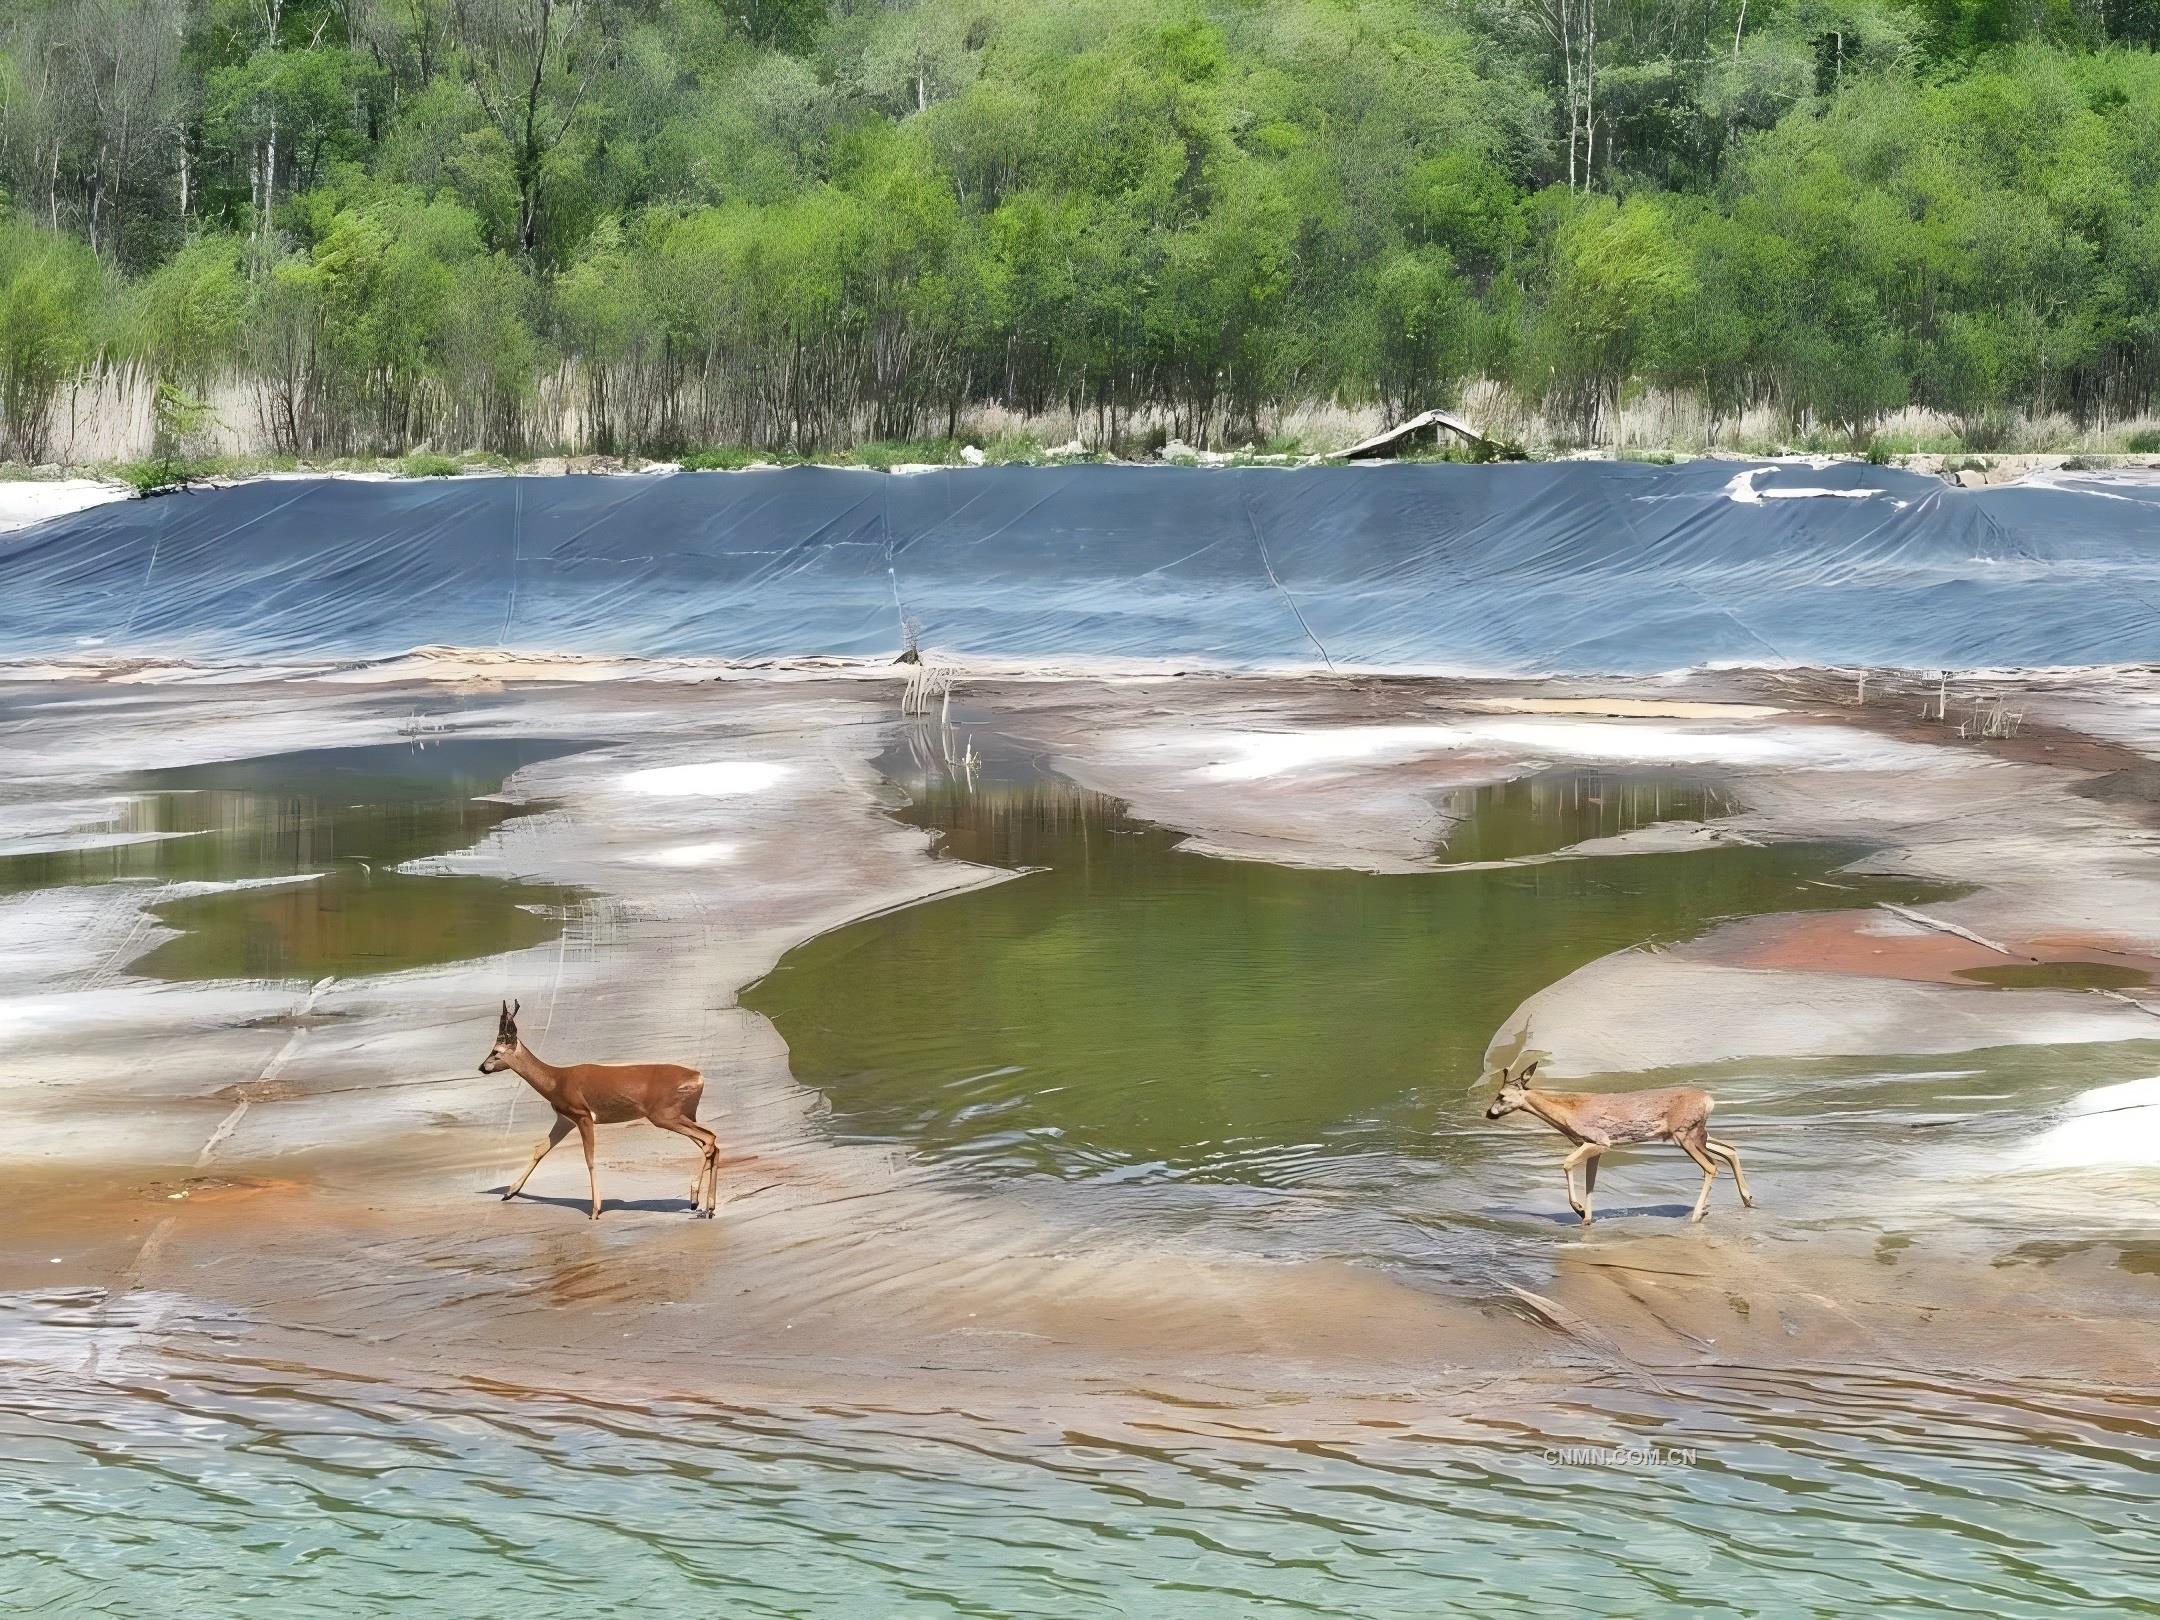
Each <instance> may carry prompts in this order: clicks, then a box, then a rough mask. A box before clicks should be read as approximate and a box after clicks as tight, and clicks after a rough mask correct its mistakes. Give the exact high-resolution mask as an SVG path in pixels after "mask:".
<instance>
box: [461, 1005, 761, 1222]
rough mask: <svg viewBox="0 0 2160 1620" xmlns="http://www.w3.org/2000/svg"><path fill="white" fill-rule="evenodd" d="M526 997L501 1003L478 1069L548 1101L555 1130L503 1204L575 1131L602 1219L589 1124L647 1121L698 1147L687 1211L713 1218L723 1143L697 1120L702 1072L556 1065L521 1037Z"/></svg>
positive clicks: (596, 1214)
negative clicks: (515, 1081) (506, 1077)
mask: <svg viewBox="0 0 2160 1620" xmlns="http://www.w3.org/2000/svg"><path fill="white" fill-rule="evenodd" d="M523 1005H524V1003H523V1002H517V1003H511V1002H507V1001H506V1002H504V1003H503V1008H502V1017H501V1019H500V1021H499V1022H498V1023H497V1024H496V1026H495V1044H494V1045H493V1046H492V1047H490V1048H489V1049H488V1055H487V1056H486V1057H484V1058H482V1059H481V1060H480V1072H481V1073H482V1074H500V1073H502V1071H503V1070H505V1069H508V1070H510V1071H511V1073H513V1074H515V1075H517V1076H518V1077H519V1078H520V1079H522V1080H523V1081H524V1082H525V1083H526V1084H527V1085H528V1086H531V1087H532V1088H533V1090H535V1091H537V1092H539V1093H540V1095H541V1096H543V1097H545V1098H546V1099H547V1103H548V1106H549V1107H550V1108H552V1109H554V1110H555V1126H554V1129H552V1130H550V1131H549V1132H548V1133H547V1138H546V1140H544V1141H543V1142H541V1144H540V1145H539V1146H538V1147H536V1148H534V1149H533V1156H532V1162H531V1163H530V1164H528V1165H526V1166H525V1174H524V1175H522V1176H519V1177H518V1178H517V1180H516V1181H514V1182H512V1183H511V1184H510V1190H509V1191H508V1192H506V1193H504V1194H503V1201H504V1202H505V1203H507V1202H508V1201H509V1200H511V1199H513V1198H515V1197H516V1196H517V1195H518V1193H519V1192H520V1191H521V1190H523V1188H524V1186H525V1183H526V1182H527V1181H529V1180H531V1179H532V1173H533V1171H534V1170H536V1169H538V1168H539V1165H540V1161H541V1160H542V1159H544V1158H546V1157H547V1156H548V1153H549V1152H550V1151H551V1150H552V1149H553V1148H554V1147H555V1146H556V1144H557V1143H559V1142H561V1141H562V1139H563V1138H564V1137H566V1136H568V1135H569V1134H570V1132H571V1131H572V1130H573V1129H574V1130H576V1132H577V1133H578V1138H579V1140H581V1141H582V1142H583V1143H584V1144H585V1174H586V1176H587V1177H588V1179H590V1180H591V1182H592V1218H593V1219H594V1220H596V1221H597V1220H598V1219H599V1218H600V1173H599V1172H598V1171H597V1170H595V1169H594V1168H593V1151H592V1145H593V1127H594V1126H595V1125H615V1124H620V1123H621V1122H622V1121H624V1120H631V1119H647V1120H651V1121H652V1122H653V1124H655V1125H657V1126H659V1127H660V1128H661V1129H662V1130H663V1131H673V1132H675V1134H676V1135H678V1136H687V1137H689V1138H690V1140H691V1141H693V1142H695V1143H697V1145H698V1153H699V1159H698V1173H697V1179H695V1180H694V1181H692V1182H691V1183H690V1213H691V1214H692V1215H694V1216H697V1217H698V1218H700V1219H703V1220H710V1219H711V1218H712V1212H713V1200H714V1199H715V1198H716V1197H717V1196H718V1195H719V1190H720V1141H719V1138H718V1137H716V1136H714V1135H713V1133H712V1132H711V1131H708V1130H707V1129H706V1128H705V1127H704V1126H702V1125H700V1124H699V1123H698V1122H697V1108H698V1099H699V1098H700V1097H701V1096H703V1095H704V1093H705V1077H704V1076H703V1075H701V1074H699V1073H698V1072H697V1070H695V1069H686V1068H684V1067H683V1066H682V1065H681V1064H679V1063H569V1064H565V1065H563V1066H562V1067H561V1068H557V1067H556V1066H555V1065H554V1064H552V1063H547V1062H543V1061H542V1060H541V1057H540V1054H539V1053H537V1052H535V1051H534V1050H533V1049H532V1048H531V1047H529V1046H527V1045H526V1044H525V1043H524V1042H523V1041H522V1040H520V1039H519V1038H518V1028H517V1014H518V1008H519V1007H522V1006H523Z"/></svg>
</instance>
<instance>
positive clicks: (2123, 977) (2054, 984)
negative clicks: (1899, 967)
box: [1957, 962, 2152, 990]
mask: <svg viewBox="0 0 2160 1620" xmlns="http://www.w3.org/2000/svg"><path fill="white" fill-rule="evenodd" d="M1957 976H1958V977H1959V978H1961V979H1970V980H1971V981H1972V982H1973V983H1975V984H1986V985H1993V986H1994V987H1995V988H1996V989H1998V990H2129V989H2132V988H2135V987H2137V986H2139V985H2149V984H2151V983H2152V978H2151V976H2150V975H2148V974H2146V973H2145V972H2143V971H2142V970H2140V969H2138V968H2134V967H2129V966H2127V965H2125V964H2124V963H2121V962H2004V963H2001V964H1999V965H1996V966H1992V967H1976V968H1960V969H1959V970H1958V975H1957Z"/></svg>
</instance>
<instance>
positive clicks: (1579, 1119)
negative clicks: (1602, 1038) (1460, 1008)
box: [1485, 1052, 1755, 1226]
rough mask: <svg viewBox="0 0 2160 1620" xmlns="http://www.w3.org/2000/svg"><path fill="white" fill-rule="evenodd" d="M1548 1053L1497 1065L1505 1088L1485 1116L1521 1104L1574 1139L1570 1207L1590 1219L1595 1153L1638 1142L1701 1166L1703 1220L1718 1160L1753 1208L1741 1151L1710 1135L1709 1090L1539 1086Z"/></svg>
mask: <svg viewBox="0 0 2160 1620" xmlns="http://www.w3.org/2000/svg"><path fill="white" fill-rule="evenodd" d="M1542 1057H1543V1054H1542V1053H1540V1054H1534V1055H1526V1054H1523V1053H1520V1052H1518V1053H1517V1054H1516V1055H1515V1056H1514V1057H1513V1058H1512V1059H1510V1060H1509V1061H1507V1062H1505V1063H1503V1064H1502V1065H1501V1068H1500V1094H1499V1095H1498V1096H1497V1097H1495V1098H1493V1100H1492V1106H1491V1107H1490V1108H1488V1109H1486V1110H1485V1117H1486V1118H1487V1119H1500V1118H1503V1117H1505V1116H1506V1115H1508V1114H1512V1113H1514V1112H1516V1111H1517V1110H1518V1109H1520V1110H1521V1111H1523V1112H1525V1113H1529V1114H1535V1115H1536V1116H1537V1117H1538V1118H1539V1119H1541V1120H1543V1121H1544V1122H1545V1123H1546V1124H1548V1125H1550V1126H1551V1127H1552V1128H1553V1129H1554V1130H1556V1131H1558V1132H1559V1133H1560V1134H1561V1135H1562V1136H1564V1137H1566V1138H1567V1139H1568V1140H1569V1141H1570V1142H1573V1143H1574V1144H1575V1151H1574V1152H1573V1153H1570V1154H1569V1155H1568V1156H1567V1157H1566V1158H1565V1159H1563V1160H1561V1161H1560V1172H1561V1174H1562V1175H1563V1176H1565V1177H1566V1178H1567V1201H1568V1207H1569V1208H1570V1209H1572V1210H1574V1211H1575V1213H1576V1214H1578V1215H1580V1216H1581V1217H1582V1219H1583V1225H1585V1226H1588V1225H1589V1224H1590V1195H1591V1194H1592V1193H1593V1192H1594V1191H1596V1190H1597V1169H1598V1159H1599V1158H1600V1157H1601V1156H1602V1155H1603V1154H1604V1153H1606V1152H1607V1151H1608V1150H1610V1149H1612V1148H1616V1147H1632V1146H1634V1145H1635V1144H1636V1143H1639V1142H1671V1143H1672V1144H1674V1145H1675V1146H1676V1147H1678V1148H1679V1149H1680V1151H1681V1152H1683V1153H1685V1154H1686V1155H1687V1156H1688V1157H1689V1158H1691V1159H1693V1160H1694V1161H1695V1162H1696V1163H1697V1164H1698V1165H1700V1166H1702V1173H1703V1178H1702V1191H1701V1193H1699V1194H1698V1195H1697V1196H1696V1199H1695V1212H1694V1214H1692V1215H1690V1216H1689V1217H1688V1219H1690V1220H1695V1221H1699V1220H1701V1219H1702V1218H1703V1214H1704V1212H1705V1211H1706V1210H1708V1209H1709V1207H1710V1184H1711V1183H1712V1182H1714V1181H1716V1180H1717V1161H1718V1160H1719V1159H1723V1160H1724V1161H1725V1162H1726V1163H1727V1164H1729V1165H1731V1166H1732V1173H1733V1181H1734V1183H1735V1184H1736V1185H1737V1186H1738V1187H1739V1189H1740V1202H1741V1203H1743V1204H1745V1205H1746V1206H1747V1207H1748V1208H1750V1209H1753V1208H1754V1207H1755V1199H1754V1197H1753V1195H1751V1194H1750V1193H1749V1192H1748V1184H1747V1177H1746V1176H1744V1175H1742V1174H1741V1173H1740V1155H1739V1154H1737V1153H1735V1152H1734V1151H1733V1150H1732V1148H1731V1147H1729V1146H1728V1145H1726V1144H1725V1143H1723V1142H1720V1141H1718V1140H1716V1139H1715V1138H1714V1137H1712V1136H1711V1135H1710V1110H1711V1109H1712V1108H1714V1107H1716V1106H1717V1105H1716V1103H1715V1102H1713V1101H1712V1099H1711V1096H1710V1093H1709V1092H1707V1091H1698V1090H1696V1089H1695V1088H1694V1087H1693V1086H1674V1087H1672V1088H1670V1089H1668V1090H1663V1091H1609V1092H1604V1093H1597V1092H1583V1091H1539V1090H1537V1089H1535V1088H1534V1087H1533V1086H1532V1085H1531V1084H1530V1076H1531V1075H1533V1074H1535V1073H1536V1072H1537V1066H1538V1064H1539V1062H1540V1061H1541V1060H1542ZM1578 1164H1579V1165H1581V1166H1582V1167H1583V1191H1582V1197H1580V1198H1577V1197H1576V1196H1575V1167H1576V1166H1577V1165H1578Z"/></svg>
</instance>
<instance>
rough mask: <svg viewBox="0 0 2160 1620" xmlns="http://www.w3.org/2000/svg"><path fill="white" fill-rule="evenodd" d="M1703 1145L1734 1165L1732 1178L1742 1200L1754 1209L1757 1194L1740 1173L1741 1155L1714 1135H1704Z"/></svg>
mask: <svg viewBox="0 0 2160 1620" xmlns="http://www.w3.org/2000/svg"><path fill="white" fill-rule="evenodd" d="M1703 1146H1704V1147H1706V1148H1708V1149H1709V1150H1710V1151H1711V1152H1712V1153H1714V1154H1716V1155H1717V1156H1718V1157H1719V1158H1721V1159H1723V1160H1724V1161H1725V1162H1726V1163H1727V1164H1729V1165H1731V1166H1732V1178H1733V1180H1734V1181H1735V1182H1736V1183H1737V1184H1738V1185H1739V1188H1740V1202H1741V1203H1743V1204H1745V1205H1746V1206H1747V1207H1748V1208H1749V1209H1753V1208H1754V1207H1755V1195H1754V1194H1753V1193H1751V1192H1749V1191H1748V1190H1747V1177H1746V1176H1743V1175H1742V1174H1741V1173H1740V1155H1739V1154H1738V1153H1736V1152H1734V1151H1733V1149H1732V1148H1731V1147H1730V1146H1729V1145H1727V1144H1726V1143H1724V1142H1720V1141H1719V1140H1718V1139H1717V1138H1716V1137H1714V1136H1706V1137H1704V1138H1703Z"/></svg>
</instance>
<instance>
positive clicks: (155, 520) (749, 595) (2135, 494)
mask: <svg viewBox="0 0 2160 1620" xmlns="http://www.w3.org/2000/svg"><path fill="white" fill-rule="evenodd" d="M1802 490H1812V491H1825V490H1844V491H1851V492H1856V493H1852V494H1846V495H1839V494H1830V493H1812V494H1801V493H1798V492H1799V491H1802ZM1781 491H1784V492H1789V493H1788V494H1786V495H1781V494H1780V492H1781ZM1736 492H1737V493H1738V494H1739V495H1740V496H1742V497H1743V498H1737V499H1736V498H1735V496H1736ZM903 619H912V620H913V621H915V623H916V624H917V625H918V626H919V627H920V634H921V637H922V641H923V644H924V645H925V646H928V647H933V648H937V649H940V650H943V651H949V652H952V653H957V654H976V655H982V656H986V657H992V658H998V659H1011V660H1042V661H1057V660H1081V659H1085V660H1111V661H1118V660H1123V661H1138V660H1145V661H1149V662H1163V661H1167V662H1170V663H1173V664H1179V665H1184V666H1188V667H1202V666H1214V667H1221V668H1231V669H1239V668H1255V667H1282V666H1288V665H1314V666H1318V665H1321V664H1323V663H1327V662H1332V663H1333V664H1335V665H1337V666H1349V667H1362V668H1396V669H1433V668H1444V669H1454V670H1465V671H1490V672H1505V673H1520V674H1532V673H1545V672H1585V673H1587V672H1610V673H1641V672H1649V671H1658V670H1668V669H1678V668H1684V667H1689V666H1693V665H1699V664H1703V663H1708V662H1714V661H1734V662H1743V663H1764V662H1778V661H1792V662H1799V663H1820V664H1859V663H1866V664H1876V665H1904V666H1909V667H1919V668H1934V667H1938V666H1942V667H1951V668H1972V667H1977V666H1988V665H2042V664H2094V663H2119V662H2142V661H2148V660H2153V659H2160V486H2154V485H2145V486H2140V485H2137V484H2134V483H2129V482H2117V483H2113V484H2109V483H2104V482H2100V481H2081V480H2079V479H2077V478H2075V477H2070V478H2066V479H2063V480H2060V481H2059V482H2058V483H2057V485H2056V486H2054V487H2044V488H2043V487H2017V486H2010V487H2003V488H1997V489H1982V490H1960V489H1953V488H1950V487H1948V486H1946V485H1945V484H1943V483H1942V482H1941V481H1940V480H1939V479H1935V478H1931V477H1926V476H1923V475H1920V474H1914V473H1905V472H1900V471H1897V470H1894V469H1890V468H1883V467H1872V466H1867V465H1865V464H1861V463H1839V464H1835V465H1832V466H1829V467H1826V468H1811V467H1807V466H1801V465H1793V464H1783V465H1770V464H1744V463H1735V462H1709V461H1698V462H1693V463H1689V464H1686V465H1681V466H1674V467H1657V466H1650V465H1646V464H1638V463H1627V462H1619V463H1614V462H1561V463H1542V464H1525V465H1511V466H1487V467H1471V466H1452V465H1424V466H1380V467H1339V466H1338V467H1319V468H1305V469H1298V470H1286V469H1275V468H1250V469H1215V468H1149V467H1103V466H1080V467H1066V468H1055V467H1052V468H1022V467H1011V468H956V469H953V470H951V471H938V472H928V473H918V474H910V475H904V476H892V475H884V474H876V473H867V472H852V471H845V470H838V469H825V468H796V469H791V470H787V471H771V472H748V473H703V474H676V475H666V476H641V477H567V478H458V479H442V480H421V481H411V482H366V481H359V480H351V479H291V480H286V479H280V480H267V481H263V482H259V483H254V484H247V485H242V486H239V487H236V488H231V489H224V490H215V491H201V492H191V493H181V494H174V495H167V496H162V497H158V498H155V499H150V500H140V501H127V502H122V503H118V504H114V505H107V506H101V507H96V508H92V509H91V510H89V511H85V512H81V513H78V514H75V515H73V516H71V517H66V518H60V519H56V520H54V521H52V522H49V523H46V524H42V525H40V526H38V527H36V528H34V529H29V530H25V531H23V532H21V533H19V534H16V535H14V536H12V537H5V538H0V656H5V657H9V658H24V657H43V656H50V655H54V654H66V653H80V652H83V651H85V650H90V649H94V650H96V651H98V652H101V653H108V654H137V653H148V654H156V655H160V656H184V657H198V658H215V659H237V660H253V659H271V658H292V657H302V658H324V657H332V658H355V659H361V658H372V657H381V656H387V655H391V654H395V653H399V652H403V651H405V650H407V649H409V648H412V647H415V646H420V645H426V644H449V645H456V646H467V647H507V648H514V649H521V650H528V651H547V652H583V653H610V654H629V655H640V656H648V657H664V656H673V655H688V654H697V655H709V656H723V657H731V658H780V657H799V656H810V655H840V656H866V657H879V656H891V655H893V654H895V653H897V652H898V651H899V650H900V649H901V647H902V645H903V630H902V624H903Z"/></svg>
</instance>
